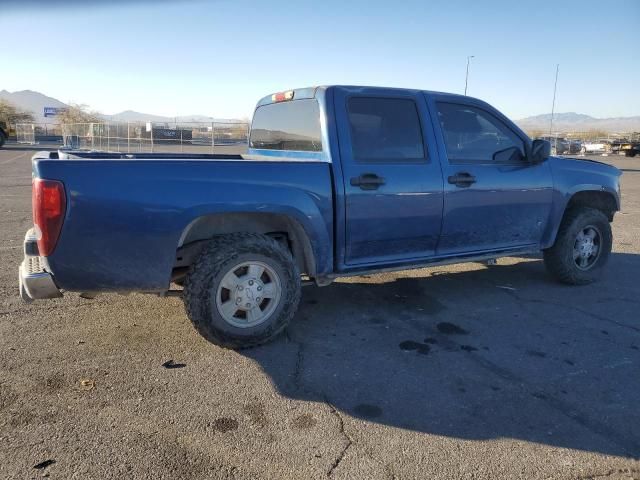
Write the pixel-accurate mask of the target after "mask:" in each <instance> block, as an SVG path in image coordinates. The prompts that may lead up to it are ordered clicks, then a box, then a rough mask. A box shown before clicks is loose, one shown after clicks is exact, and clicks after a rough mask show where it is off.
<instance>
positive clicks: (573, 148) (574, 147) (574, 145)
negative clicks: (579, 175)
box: [567, 139, 582, 155]
mask: <svg viewBox="0 0 640 480" xmlns="http://www.w3.org/2000/svg"><path fill="white" fill-rule="evenodd" d="M567 142H568V144H569V151H568V152H567V153H569V155H571V154H573V153H580V150H581V149H582V142H581V141H580V140H577V139H569V140H567Z"/></svg>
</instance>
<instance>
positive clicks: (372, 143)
mask: <svg viewBox="0 0 640 480" xmlns="http://www.w3.org/2000/svg"><path fill="white" fill-rule="evenodd" d="M348 113H349V124H350V127H351V145H352V151H353V156H354V158H355V160H356V161H357V162H361V163H368V162H403V161H416V160H418V161H419V160H424V158H425V152H424V147H423V142H422V131H421V128H420V117H419V116H418V110H417V109H416V104H415V103H414V101H413V100H409V99H402V98H374V97H353V98H351V99H350V100H349V103H348Z"/></svg>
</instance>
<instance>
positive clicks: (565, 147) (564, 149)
mask: <svg viewBox="0 0 640 480" xmlns="http://www.w3.org/2000/svg"><path fill="white" fill-rule="evenodd" d="M538 138H539V139H541V140H546V141H547V142H549V143H550V144H551V154H552V155H565V154H567V153H569V142H568V141H567V140H566V139H565V138H562V137H554V136H553V135H546V136H542V137H538Z"/></svg>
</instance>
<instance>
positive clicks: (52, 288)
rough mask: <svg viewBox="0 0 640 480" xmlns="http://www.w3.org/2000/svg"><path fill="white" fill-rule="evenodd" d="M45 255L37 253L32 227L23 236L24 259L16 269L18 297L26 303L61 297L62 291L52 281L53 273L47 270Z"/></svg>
mask: <svg viewBox="0 0 640 480" xmlns="http://www.w3.org/2000/svg"><path fill="white" fill-rule="evenodd" d="M47 269H48V266H47V261H46V258H45V257H41V256H39V255H38V249H37V245H36V238H35V234H34V232H33V229H31V230H29V231H28V232H27V234H26V235H25V238H24V260H22V263H21V264H20V268H19V269H18V282H19V285H20V297H21V298H22V300H24V301H25V302H27V303H30V302H32V301H33V300H43V299H47V298H59V297H62V292H60V289H58V287H57V286H56V284H55V282H54V281H53V275H51V273H50V272H48V271H47Z"/></svg>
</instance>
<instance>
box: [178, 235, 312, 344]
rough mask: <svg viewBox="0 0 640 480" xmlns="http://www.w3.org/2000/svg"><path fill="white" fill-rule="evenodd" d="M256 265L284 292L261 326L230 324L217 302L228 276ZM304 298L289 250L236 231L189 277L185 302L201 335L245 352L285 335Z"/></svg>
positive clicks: (212, 247)
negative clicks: (273, 277) (244, 265)
mask: <svg viewBox="0 0 640 480" xmlns="http://www.w3.org/2000/svg"><path fill="white" fill-rule="evenodd" d="M251 261H255V262H260V263H262V264H266V265H267V266H268V267H270V268H271V269H272V272H274V273H275V274H276V275H277V277H278V281H279V286H280V287H281V288H280V289H279V291H280V292H281V293H280V295H279V298H278V301H277V302H276V306H275V307H274V308H275V310H273V311H272V313H271V314H270V315H269V316H267V317H266V319H265V320H264V321H263V322H262V323H259V324H258V325H255V326H250V327H243V328H240V327H237V326H235V325H232V324H231V323H230V322H228V321H227V320H225V318H224V317H223V315H222V314H221V312H220V311H219V309H218V307H217V303H216V298H217V295H218V291H219V288H220V285H221V282H222V279H223V278H224V276H225V275H227V274H228V273H229V272H230V271H233V269H234V267H235V266H238V265H241V264H242V263H246V262H251ZM265 290H266V288H265ZM300 294H301V282H300V272H299V270H298V267H297V265H296V263H295V261H294V259H293V257H292V256H291V253H290V252H289V250H288V249H287V248H286V246H284V245H282V244H281V243H278V242H277V241H276V240H274V239H273V238H270V237H268V236H265V235H259V234H252V233H235V234H229V235H223V236H220V237H215V238H214V239H212V240H211V242H210V243H209V244H208V245H207V246H206V247H205V248H204V250H203V251H202V253H201V254H200V256H199V258H198V260H197V261H196V262H195V263H194V264H193V265H192V266H191V268H190V269H189V273H188V274H187V276H186V278H185V282H184V294H183V299H184V304H185V308H186V310H187V315H188V316H189V319H190V320H191V323H193V325H194V327H195V328H196V330H197V331H198V332H199V333H200V335H202V336H203V337H204V338H206V339H207V340H208V341H210V342H212V343H214V344H216V345H219V346H221V347H225V348H232V349H241V348H250V347H255V346H257V345H261V344H263V343H266V342H268V341H270V340H272V339H273V338H274V337H276V336H277V335H278V334H280V333H281V332H282V331H283V330H284V329H285V328H286V326H287V325H288V324H289V322H290V321H291V319H292V318H293V316H294V315H295V313H296V311H297V309H298V304H299V303H300Z"/></svg>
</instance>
